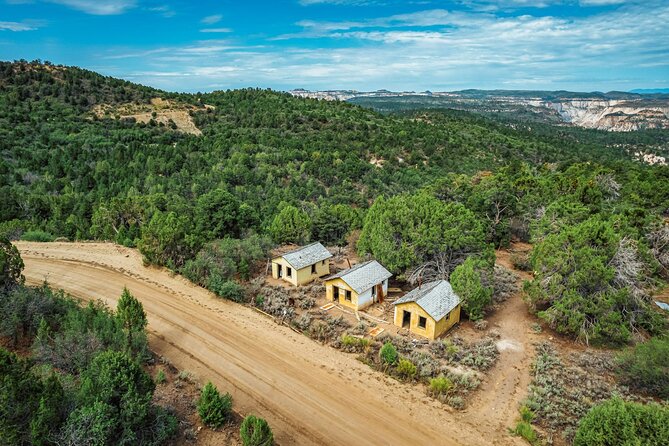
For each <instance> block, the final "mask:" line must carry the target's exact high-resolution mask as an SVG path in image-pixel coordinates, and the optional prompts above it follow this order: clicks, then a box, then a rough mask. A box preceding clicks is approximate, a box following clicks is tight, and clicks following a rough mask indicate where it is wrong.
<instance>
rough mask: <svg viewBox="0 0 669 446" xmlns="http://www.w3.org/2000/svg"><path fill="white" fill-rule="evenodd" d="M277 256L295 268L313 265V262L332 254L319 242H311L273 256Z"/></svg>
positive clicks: (327, 257)
mask: <svg viewBox="0 0 669 446" xmlns="http://www.w3.org/2000/svg"><path fill="white" fill-rule="evenodd" d="M279 257H283V258H284V259H285V260H286V262H288V263H290V266H292V267H293V268H295V269H296V270H297V269H302V268H304V267H306V266H309V265H313V264H314V263H318V262H320V261H321V260H325V259H329V258H330V257H332V254H331V253H330V251H328V250H327V249H325V246H323V245H321V244H320V243H319V242H315V243H311V244H310V245H306V246H303V247H301V248H297V249H294V250H292V251H288V252H287V253H284V254H282V255H280V256H277V257H275V258H279Z"/></svg>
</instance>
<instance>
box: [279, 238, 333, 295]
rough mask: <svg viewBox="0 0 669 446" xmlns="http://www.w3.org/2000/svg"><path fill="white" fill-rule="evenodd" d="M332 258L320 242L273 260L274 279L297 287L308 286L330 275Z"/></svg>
mask: <svg viewBox="0 0 669 446" xmlns="http://www.w3.org/2000/svg"><path fill="white" fill-rule="evenodd" d="M330 257H332V254H331V253H330V251H328V250H327V249H325V247H324V246H323V245H321V244H320V243H318V242H316V243H312V244H310V245H307V246H303V247H301V248H298V249H295V250H293V251H289V252H287V253H285V254H283V255H281V256H279V257H275V258H274V259H272V277H274V278H275V279H283V280H285V281H286V282H288V283H292V284H293V285H295V286H298V285H304V284H307V283H309V282H312V281H313V280H314V279H317V278H318V277H322V276H326V275H328V274H330Z"/></svg>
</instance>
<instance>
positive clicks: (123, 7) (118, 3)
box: [48, 0, 137, 15]
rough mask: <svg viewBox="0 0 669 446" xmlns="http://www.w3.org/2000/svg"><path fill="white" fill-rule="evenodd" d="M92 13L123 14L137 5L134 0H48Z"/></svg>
mask: <svg viewBox="0 0 669 446" xmlns="http://www.w3.org/2000/svg"><path fill="white" fill-rule="evenodd" d="M48 1H50V2H51V3H58V4H60V5H64V6H68V7H70V8H72V9H76V10H78V11H82V12H85V13H86V14H92V15H117V14H123V13H124V12H126V11H128V10H129V9H132V8H134V7H135V6H136V5H137V2H136V1H135V0H48Z"/></svg>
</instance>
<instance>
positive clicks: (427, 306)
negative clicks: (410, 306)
mask: <svg viewBox="0 0 669 446" xmlns="http://www.w3.org/2000/svg"><path fill="white" fill-rule="evenodd" d="M407 302H416V303H417V304H418V305H420V307H421V308H422V309H423V310H425V312H427V314H429V315H430V316H431V317H432V318H433V319H434V320H435V321H439V320H441V319H442V318H443V317H444V316H446V315H447V314H448V313H449V312H450V311H451V310H453V309H454V308H455V307H457V306H458V304H459V303H460V297H459V296H458V295H457V294H455V292H454V291H453V287H451V284H450V283H448V281H447V280H436V281H434V282H428V283H425V284H423V285H422V286H421V287H419V288H414V289H413V290H411V291H410V292H408V293H407V294H405V295H404V296H402V297H401V298H400V299H397V300H396V301H395V305H399V304H405V303H407Z"/></svg>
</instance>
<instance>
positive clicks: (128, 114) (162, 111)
mask: <svg viewBox="0 0 669 446" xmlns="http://www.w3.org/2000/svg"><path fill="white" fill-rule="evenodd" d="M207 108H211V107H207V106H204V107H196V106H194V105H190V104H183V103H178V102H176V101H171V100H169V99H161V98H159V97H156V98H152V99H151V101H150V102H149V103H148V104H141V103H126V104H120V105H116V106H112V105H108V104H98V105H96V106H95V107H93V110H92V113H93V115H94V116H96V117H98V118H105V117H118V119H131V120H134V121H135V122H141V123H143V124H148V123H150V122H151V120H153V121H155V122H156V123H157V124H163V125H166V126H168V127H170V128H172V129H173V130H177V131H180V132H183V133H190V134H191V135H197V136H199V135H202V131H200V129H199V128H197V126H196V125H195V123H194V122H193V117H192V116H191V114H192V113H196V112H198V111H203V110H205V109H207Z"/></svg>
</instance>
